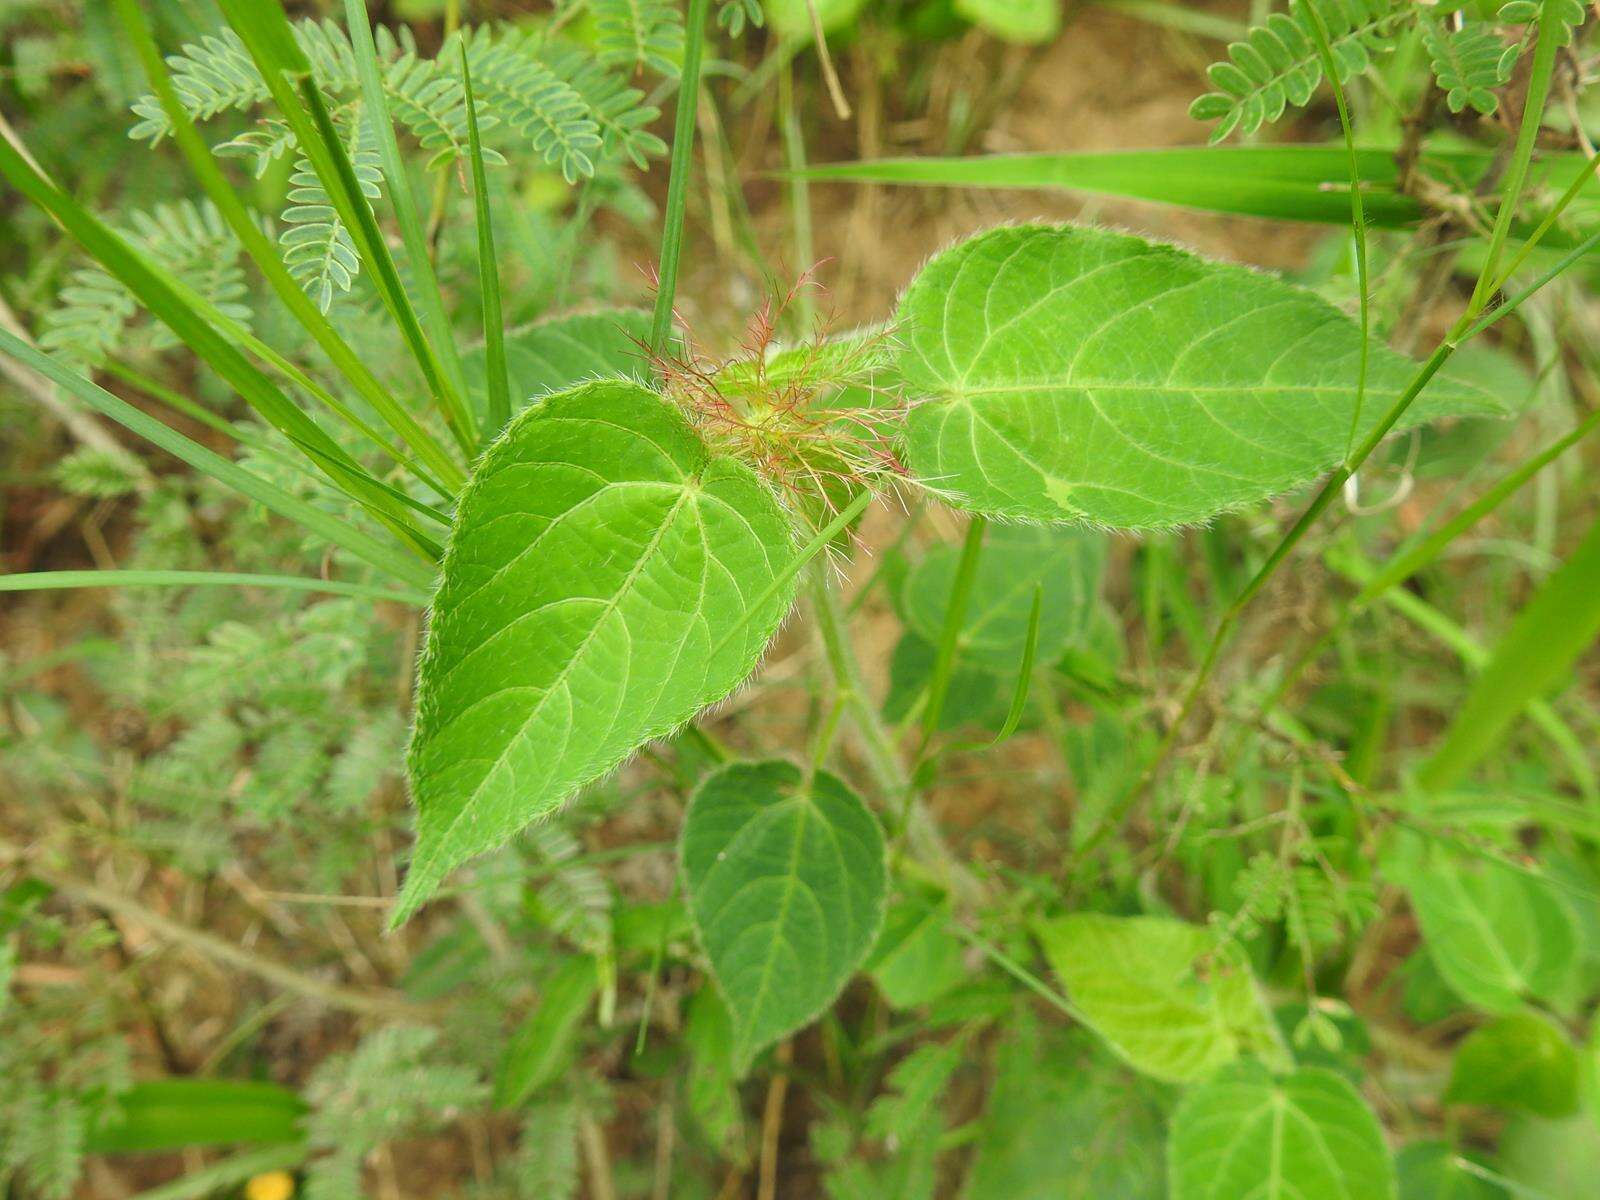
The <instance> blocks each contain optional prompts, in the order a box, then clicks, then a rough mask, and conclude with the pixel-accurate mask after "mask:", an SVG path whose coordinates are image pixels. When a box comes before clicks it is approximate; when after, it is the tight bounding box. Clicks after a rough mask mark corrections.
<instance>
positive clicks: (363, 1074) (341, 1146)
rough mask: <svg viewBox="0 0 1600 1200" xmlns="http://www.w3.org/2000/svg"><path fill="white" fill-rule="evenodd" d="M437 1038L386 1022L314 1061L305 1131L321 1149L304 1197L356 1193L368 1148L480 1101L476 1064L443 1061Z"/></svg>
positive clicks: (326, 1199)
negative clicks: (356, 1041) (358, 1040)
mask: <svg viewBox="0 0 1600 1200" xmlns="http://www.w3.org/2000/svg"><path fill="white" fill-rule="evenodd" d="M438 1040H439V1034H438V1031H437V1030H434V1029H425V1028H421V1027H418V1026H413V1025H390V1026H387V1027H385V1028H383V1029H380V1030H379V1031H378V1032H376V1033H372V1034H369V1035H367V1036H366V1037H365V1038H363V1039H362V1040H361V1043H360V1045H358V1046H357V1047H356V1048H355V1049H354V1050H352V1051H351V1052H350V1053H348V1054H338V1055H334V1056H332V1057H330V1058H328V1059H326V1060H325V1061H324V1062H323V1063H322V1064H321V1065H319V1066H318V1067H317V1070H316V1072H315V1073H314V1074H313V1076H312V1078H311V1082H310V1084H309V1086H308V1087H307V1088H306V1093H305V1094H306V1099H307V1100H308V1101H309V1103H310V1104H311V1108H312V1111H311V1114H310V1116H309V1117H308V1118H307V1120H306V1138H307V1140H308V1141H309V1142H310V1144H311V1145H312V1146H313V1147H315V1148H317V1149H319V1150H322V1151H324V1153H323V1154H321V1155H319V1156H318V1157H316V1158H314V1159H312V1160H311V1165H310V1168H309V1170H308V1172H307V1178H306V1184H305V1193H306V1196H307V1197H308V1198H309V1200H360V1197H361V1196H362V1195H363V1190H362V1187H361V1165H362V1162H363V1160H365V1158H366V1157H367V1155H368V1154H370V1153H371V1152H372V1151H373V1150H374V1149H376V1148H377V1147H378V1146H381V1145H382V1144H383V1143H385V1142H387V1141H389V1140H390V1139H392V1138H395V1137H398V1136H400V1135H401V1134H403V1133H407V1132H411V1131H414V1130H417V1129H428V1128H431V1127H434V1126H437V1125H438V1124H439V1123H441V1122H442V1121H444V1120H446V1119H448V1118H449V1117H450V1116H451V1115H453V1114H454V1113H456V1112H458V1111H459V1110H461V1109H463V1108H467V1107H469V1106H472V1105H476V1104H478V1103H480V1102H481V1101H482V1099H483V1097H484V1093H485V1088H484V1086H483V1084H482V1083H481V1082H480V1081H479V1079H478V1077H477V1074H476V1072H474V1071H472V1070H470V1069H469V1068H465V1067H461V1066H457V1065H453V1064H450V1063H448V1062H445V1061H441V1056H440V1054H439V1048H438Z"/></svg>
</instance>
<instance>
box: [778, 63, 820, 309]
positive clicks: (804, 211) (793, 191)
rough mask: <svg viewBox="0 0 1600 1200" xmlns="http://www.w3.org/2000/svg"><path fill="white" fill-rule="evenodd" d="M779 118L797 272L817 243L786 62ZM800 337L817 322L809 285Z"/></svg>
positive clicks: (806, 266)
mask: <svg viewBox="0 0 1600 1200" xmlns="http://www.w3.org/2000/svg"><path fill="white" fill-rule="evenodd" d="M778 119H779V120H780V121H781V122H782V124H783V157H784V166H785V167H787V168H788V171H789V221H790V224H791V226H792V227H793V228H792V236H793V238H794V252H795V256H796V258H797V259H798V261H797V262H796V263H795V264H794V269H795V270H796V271H809V270H810V269H811V267H812V265H813V264H814V263H815V262H816V256H817V251H816V242H815V238H814V235H813V232H812V224H811V185H810V184H809V183H808V182H807V181H806V178H805V175H804V171H805V169H806V142H805V135H804V133H803V132H802V131H801V128H800V114H799V112H798V110H797V108H796V106H795V101H794V68H793V66H792V64H789V63H785V64H784V66H783V70H782V71H781V72H780V73H779V75H778ZM797 302H798V305H799V309H800V314H799V315H800V322H801V336H810V334H811V330H812V328H813V327H814V326H815V323H816V302H815V301H814V300H813V299H812V296H811V291H810V289H809V288H801V289H800V294H799V296H798V298H797Z"/></svg>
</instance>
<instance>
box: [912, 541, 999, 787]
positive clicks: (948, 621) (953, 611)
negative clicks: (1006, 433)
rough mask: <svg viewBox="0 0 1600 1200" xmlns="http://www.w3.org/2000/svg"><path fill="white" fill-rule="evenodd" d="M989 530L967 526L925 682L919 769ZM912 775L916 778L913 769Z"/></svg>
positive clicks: (947, 690)
mask: <svg viewBox="0 0 1600 1200" xmlns="http://www.w3.org/2000/svg"><path fill="white" fill-rule="evenodd" d="M988 528H989V522H988V521H987V520H985V519H984V518H983V517H980V516H975V517H973V518H972V519H971V520H970V521H969V522H968V523H967V535H966V538H965V539H964V540H963V541H962V543H961V559H960V561H959V562H958V563H957V564H956V577H955V581H954V582H953V583H952V584H951V586H950V602H949V605H948V607H947V608H946V609H945V614H944V625H943V627H942V628H941V629H940V630H939V645H938V647H937V649H936V650H935V653H934V658H933V674H932V675H931V676H930V677H929V681H928V703H927V706H926V707H925V708H924V709H923V713H922V744H921V746H920V747H919V748H918V750H917V765H918V766H921V764H922V759H923V758H924V756H925V755H926V754H927V751H928V745H929V743H931V742H932V741H933V739H934V735H936V734H937V733H938V732H939V719H940V718H941V717H943V716H944V702H945V698H946V697H947V696H948V695H949V694H950V677H951V675H952V674H954V672H955V668H956V655H957V653H958V652H959V651H960V649H961V628H962V626H963V625H964V624H965V623H966V619H967V606H968V604H969V602H970V601H971V599H972V587H973V584H974V583H975V582H976V580H977V578H978V560H979V559H980V558H981V557H982V556H983V536H984V534H985V533H986V532H987V531H988ZM912 774H913V775H915V774H916V770H915V768H913V770H912Z"/></svg>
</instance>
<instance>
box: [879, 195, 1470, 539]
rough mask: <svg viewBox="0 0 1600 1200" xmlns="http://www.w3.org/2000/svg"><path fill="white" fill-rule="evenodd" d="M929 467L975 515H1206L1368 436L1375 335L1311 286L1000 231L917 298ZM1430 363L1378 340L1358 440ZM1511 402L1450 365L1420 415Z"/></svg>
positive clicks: (916, 352)
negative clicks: (1361, 399)
mask: <svg viewBox="0 0 1600 1200" xmlns="http://www.w3.org/2000/svg"><path fill="white" fill-rule="evenodd" d="M897 324H898V329H899V337H900V342H901V351H900V358H899V369H900V373H901V376H902V377H903V379H904V382H905V384H906V386H907V387H908V389H909V391H910V394H911V397H912V399H913V401H919V402H920V403H917V404H916V406H915V407H914V408H913V409H912V410H911V414H910V416H909V418H908V421H907V437H908V443H909V456H910V466H911V469H912V472H913V474H915V475H916V476H917V477H918V478H920V479H921V480H922V481H923V482H924V483H926V484H927V485H929V486H930V487H932V488H934V489H936V490H937V491H939V492H940V493H941V494H943V495H945V496H947V497H949V498H950V499H951V500H952V501H953V502H954V503H956V504H958V505H959V506H961V507H963V508H967V509H970V510H972V511H974V512H980V513H987V514H993V515H998V516H1009V517H1015V518H1021V519H1026V520H1036V521H1083V522H1091V523H1094V524H1099V525H1107V526H1114V527H1120V528H1160V527H1165V526H1173V525H1183V524H1191V523H1194V522H1197V521H1203V520H1206V519H1208V518H1210V517H1214V516H1216V515H1217V514H1218V513H1220V512H1225V511H1227V510H1230V509H1235V508H1238V507H1240V506H1243V505H1247V504H1253V503H1257V502H1259V501H1262V500H1265V499H1268V498H1269V497H1271V496H1274V495H1277V494H1279V493H1281V492H1284V491H1288V490H1289V489H1291V488H1295V487H1299V486H1301V485H1303V484H1305V483H1308V482H1310V481H1311V480H1312V479H1314V478H1316V476H1317V475H1318V474H1320V473H1321V472H1322V471H1324V470H1325V469H1327V468H1328V467H1330V466H1332V465H1333V464H1335V463H1336V462H1338V461H1339V460H1340V458H1341V457H1342V455H1343V454H1344V451H1345V448H1346V445H1347V443H1348V441H1349V434H1350V429H1351V423H1352V418H1353V416H1354V414H1355V405H1356V396H1357V386H1356V384H1357V375H1358V371H1357V367H1358V363H1359V359H1360V355H1361V346H1362V339H1361V334H1360V331H1359V329H1358V328H1357V326H1356V325H1355V324H1354V323H1353V322H1352V321H1351V320H1350V319H1349V318H1348V317H1346V316H1345V315H1344V314H1343V313H1341V312H1340V311H1339V310H1338V309H1336V308H1334V307H1333V306H1332V305H1330V304H1328V303H1327V302H1326V301H1324V300H1322V299H1321V298H1320V297H1317V296H1315V295H1313V294H1312V293H1310V292H1307V291H1304V290H1303V289H1300V288H1297V287H1293V286H1291V285H1289V284H1287V283H1283V282H1282V281H1280V280H1277V279H1274V278H1272V277H1270V276H1267V275H1263V274H1259V273H1257V272H1254V271H1250V270H1247V269H1245V268H1243V267H1238V266H1231V265H1227V264H1223V263H1215V262H1209V261H1207V260H1205V259H1202V258H1198V257H1196V256H1195V255H1192V254H1189V253H1187V252H1185V251H1182V250H1178V249H1175V248H1173V247H1171V246H1164V245H1158V244H1154V243H1150V242H1146V241H1143V240H1142V239H1140V238H1135V237H1128V236H1126V235H1123V234H1116V233H1108V232H1106V231H1104V230H1097V229H1083V228H1074V227H1068V226H1018V227H1007V228H1003V229H997V230H994V231H992V232H990V233H986V234H981V235H979V236H978V237H976V238H973V239H972V240H970V241H967V242H964V243H962V244H961V245H959V246H957V247H956V248H955V249H953V250H950V251H948V252H946V253H944V254H942V255H939V256H938V257H936V258H935V259H934V260H933V261H932V262H931V263H929V264H928V266H927V267H925V268H924V269H923V271H922V273H921V274H920V275H918V276H917V278H916V280H915V281H914V282H913V283H912V285H911V287H910V289H909V290H908V291H907V292H906V294H905V296H904V298H903V299H902V300H901V302H900V307H899V312H898V317H897ZM1415 374H1416V366H1415V364H1414V363H1412V362H1410V361H1409V360H1407V359H1406V358H1404V357H1403V356H1401V355H1399V354H1395V353H1393V352H1392V351H1390V350H1387V349H1385V348H1383V347H1379V346H1374V347H1372V354H1371V367H1370V372H1369V376H1368V387H1367V392H1368V402H1367V404H1366V405H1365V408H1364V411H1363V414H1362V421H1361V423H1360V425H1358V426H1357V433H1358V438H1359V436H1360V435H1362V434H1366V433H1368V432H1369V431H1370V430H1371V429H1372V428H1373V427H1374V426H1376V424H1377V422H1378V420H1379V418H1380V417H1381V416H1382V415H1383V414H1384V412H1385V410H1386V409H1388V408H1389V406H1390V401H1391V400H1392V399H1393V398H1394V397H1395V396H1397V395H1398V394H1400V393H1401V392H1402V391H1403V390H1404V389H1405V387H1406V385H1407V383H1408V382H1409V381H1410V380H1411V379H1412V377H1413V376H1414V375H1415ZM1498 411H1500V406H1499V402H1498V401H1497V400H1496V399H1495V397H1494V396H1492V395H1491V394H1490V393H1488V392H1487V391H1485V390H1484V389H1482V388H1479V387H1477V386H1476V385H1474V384H1471V383H1467V382H1465V381H1459V380H1453V379H1446V378H1443V377H1441V378H1440V379H1437V380H1435V381H1434V383H1433V384H1432V385H1431V386H1430V387H1429V388H1427V389H1426V390H1425V391H1424V392H1423V393H1422V395H1421V397H1420V398H1419V399H1418V400H1417V402H1416V403H1414V404H1413V405H1412V406H1411V407H1410V409H1409V410H1407V412H1406V413H1405V416H1404V418H1403V423H1402V426H1401V427H1402V428H1403V427H1409V426H1410V425H1415V424H1418V423H1420V422H1423V421H1428V420H1433V419H1436V418H1438V417H1441V416H1446V415H1450V414H1454V413H1494V412H1498Z"/></svg>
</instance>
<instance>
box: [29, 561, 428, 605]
mask: <svg viewBox="0 0 1600 1200" xmlns="http://www.w3.org/2000/svg"><path fill="white" fill-rule="evenodd" d="M102 587H108V588H129V587H260V588H274V589H282V590H287V591H291V592H324V593H327V594H328V595H332V596H360V597H363V598H366V599H370V600H389V601H393V602H394V603H396V604H409V605H411V606H412V607H414V608H420V607H422V606H423V605H424V604H426V603H427V602H428V597H427V596H425V595H424V594H423V593H421V592H400V591H395V590H394V589H393V588H383V587H374V586H373V585H372V584H367V583H347V582H344V581H342V580H338V579H310V578H303V577H300V576H296V575H257V574H250V573H247V572H238V571H140V570H105V571H28V572H26V573H22V574H17V575H0V592H44V591H54V590H57V589H59V588H102Z"/></svg>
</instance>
